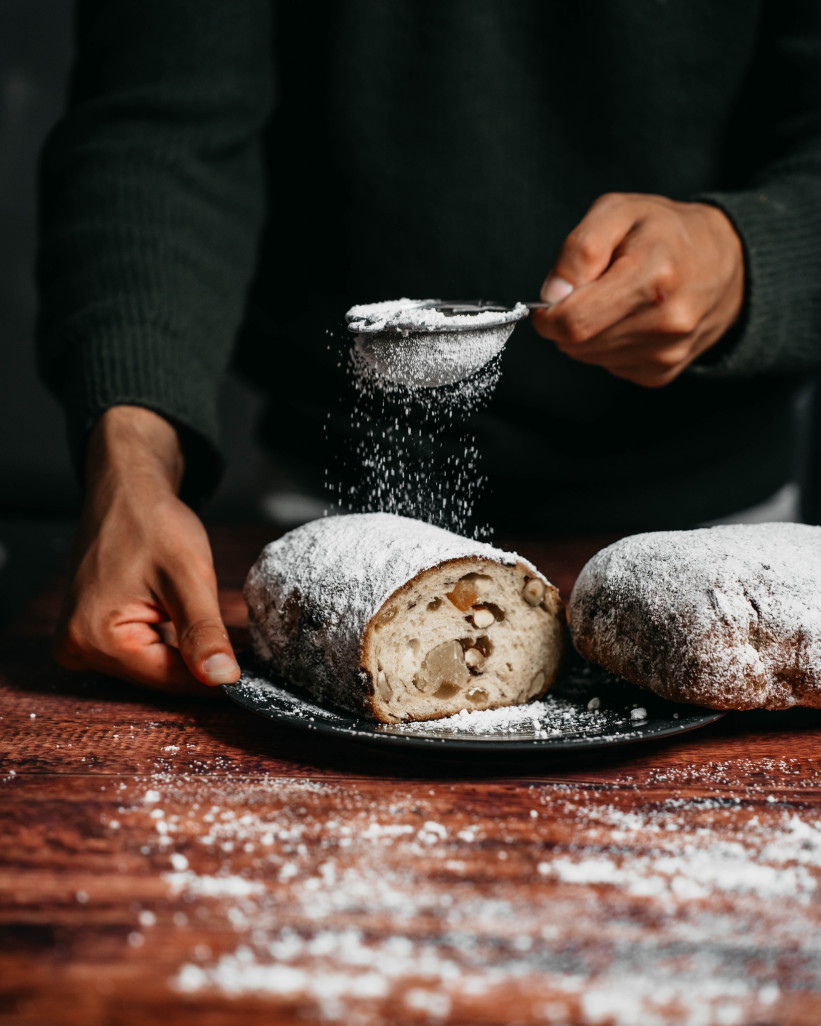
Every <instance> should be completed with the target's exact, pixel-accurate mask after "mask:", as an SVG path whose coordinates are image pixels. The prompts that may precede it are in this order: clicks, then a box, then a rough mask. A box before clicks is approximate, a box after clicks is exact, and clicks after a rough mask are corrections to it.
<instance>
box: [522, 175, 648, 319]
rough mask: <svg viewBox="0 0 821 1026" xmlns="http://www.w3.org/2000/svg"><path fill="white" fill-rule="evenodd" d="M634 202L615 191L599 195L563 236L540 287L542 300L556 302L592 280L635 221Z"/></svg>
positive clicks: (604, 266)
mask: <svg viewBox="0 0 821 1026" xmlns="http://www.w3.org/2000/svg"><path fill="white" fill-rule="evenodd" d="M636 216H637V208H636V205H635V204H634V203H633V202H632V201H631V200H630V199H628V198H627V197H625V196H620V195H618V194H608V195H605V196H601V197H600V198H599V199H597V200H596V202H595V203H594V204H593V205H592V207H591V208H590V210H588V212H587V213H586V214H585V216H584V217H583V218H582V220H581V221H580V222H579V224H578V225H577V226H576V227H575V228H574V229H573V231H572V232H570V234H569V235H568V236H567V238H566V239H565V241H564V243H563V245H562V248H561V251H560V253H559V257H558V259H557V261H556V263H555V264H554V265H553V268H552V270H551V272H550V274H549V275H548V276H547V278H546V279H545V282H544V284H543V285H542V288H541V292H540V295H541V298H542V300H543V301H544V302H546V303H559V302H561V301H562V300H564V299H566V297H567V296H569V295H570V294H571V293H572V292H573V290H574V289H577V288H579V286H581V285H586V284H588V283H589V282H591V281H595V280H596V279H597V278H598V277H599V276H600V275H602V274H603V273H604V271H605V270H606V269H607V268H608V267H609V266H610V262H611V260H612V259H613V253H614V251H615V250H616V248H617V247H618V245H619V244H620V243H621V242H622V240H623V239H624V238H625V236H626V235H627V234H628V233H629V232H630V230H631V229H632V228H633V226H634V225H635V223H636Z"/></svg>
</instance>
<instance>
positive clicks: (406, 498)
mask: <svg viewBox="0 0 821 1026" xmlns="http://www.w3.org/2000/svg"><path fill="white" fill-rule="evenodd" d="M414 302H417V301H414V300H405V299H403V300H396V301H391V302H387V303H373V304H369V305H367V306H356V307H352V308H351V310H349V311H348V318H349V321H350V326H363V330H362V331H361V333H360V334H358V335H357V336H356V340H355V342H354V344H353V345H351V344H350V339H351V335H350V334H349V333H346V335H345V343H346V344H345V345H344V346H343V347H340V349H339V352H340V367H341V366H342V365H343V363H344V365H345V369H346V373H347V383H348V386H349V387H348V388H347V389H345V390H343V391H342V393H341V394H340V396H339V398H338V400H337V407H336V409H332V410H330V411H329V413H328V417H327V420H326V424H325V434H326V438H327V439H328V442H329V443H330V444H329V445H328V450H329V452H332V453H334V456H333V457H332V459H331V460H330V462H329V464H328V465H327V467H326V474H325V485H326V492H327V494H328V498H329V503H330V504H329V510H328V511H329V512H332V513H340V512H341V513H345V512H374V511H383V512H387V513H398V514H401V515H403V516H409V517H415V518H417V519H419V520H426V521H428V522H429V523H432V524H437V525H438V526H440V527H445V528H447V529H448V530H452V531H456V532H457V533H459V534H463V535H469V536H471V537H475V538H482V539H487V538H490V537H491V534H492V530H491V527H490V525H489V524H487V523H484V522H483V521H481V520H480V519H479V518H478V515H477V507H478V502H479V499H480V497H481V495H482V492H483V489H484V486H485V483H486V481H485V476H484V474H483V473H482V470H481V454H480V452H479V448H478V446H477V444H476V439H475V436H474V434H473V430H472V426H471V423H472V418H473V416H474V415H475V414H476V413H477V412H478V411H479V410H480V409H481V408H482V407H483V406H484V405H485V404H486V403H487V402H488V400H489V399H490V397H491V396H492V394H493V391H494V389H495V387H496V383H497V381H498V380H499V375H500V372H501V350H502V348H503V346H504V344H505V342H506V340H507V338H508V336H509V335H510V333H511V332H512V330H513V328H514V327H515V323H516V321H518V320H519V319H520V318H521V317H522V316H523V315H524V314H526V313H527V310H526V308H525V307H524V306H521V304H520V305H518V306H516V307H514V308H512V309H511V310H507V311H501V312H500V311H480V312H478V313H472V314H458V315H455V316H446V315H445V314H443V313H442V312H441V311H437V310H431V309H415V308H413V307H412V305H409V304H413V303H414ZM388 324H390V326H391V331H390V332H386V330H382V329H386V327H387V325H388ZM447 324H451V325H454V324H456V325H458V326H460V328H462V329H464V328H465V327H466V326H469V325H477V326H479V327H478V330H476V331H473V330H459V331H456V330H453V331H445V330H439V329H440V328H443V327H447ZM365 325H368V328H367V330H365V329H364V326H365ZM380 330H382V333H381V334H380ZM338 438H345V439H346V444H345V445H344V446H340V445H338V444H337V445H334V444H332V443H334V442H335V440H336V439H338Z"/></svg>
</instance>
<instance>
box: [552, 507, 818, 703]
mask: <svg viewBox="0 0 821 1026" xmlns="http://www.w3.org/2000/svg"><path fill="white" fill-rule="evenodd" d="M570 630H571V634H572V636H573V642H574V644H575V646H576V648H577V649H578V651H579V652H580V653H581V654H582V655H583V656H584V657H585V658H586V659H589V660H590V661H591V662H594V663H598V664H599V665H600V666H603V667H605V669H607V670H610V671H612V672H613V673H618V674H620V675H621V676H622V677H626V678H627V680H631V681H633V682H634V683H635V684H641V685H642V686H643V687H646V688H649V689H650V690H651V691H655V692H656V693H658V694H660V695H663V696H664V697H665V698H671V699H673V700H675V701H678V702H693V703H697V704H699V705H706V706H710V707H711V708H713V709H786V708H789V707H790V706H793V705H807V706H814V707H816V708H819V707H821V527H808V526H806V525H804V524H733V525H729V526H726V527H710V528H703V529H700V530H695V531H662V532H657V533H652V534H639V535H635V536H634V537H632V538H624V539H622V540H621V541H619V542H616V543H615V544H614V545H611V546H609V547H608V548H606V549H603V550H602V551H601V552H599V553H598V554H597V555H595V556H594V557H593V558H592V559H591V560H590V561H589V562H588V563H587V565H586V566H585V567H584V569H583V570H582V572H581V574H580V575H579V578H578V580H577V582H576V586H575V587H574V589H573V594H572V595H571V598H570Z"/></svg>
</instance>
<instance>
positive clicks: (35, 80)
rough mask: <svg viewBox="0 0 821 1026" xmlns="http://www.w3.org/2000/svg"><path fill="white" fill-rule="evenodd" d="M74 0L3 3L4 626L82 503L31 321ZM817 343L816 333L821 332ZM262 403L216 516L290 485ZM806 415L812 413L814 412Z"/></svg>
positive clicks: (820, 421)
mask: <svg viewBox="0 0 821 1026" xmlns="http://www.w3.org/2000/svg"><path fill="white" fill-rule="evenodd" d="M72 9H73V3H72V2H71V0H0V345H1V346H2V350H0V351H1V352H2V364H0V367H1V368H2V369H0V624H2V622H3V621H4V620H6V619H7V618H8V616H9V615H10V613H11V612H12V610H13V609H14V608H15V607H18V606H19V605H20V604H21V603H22V602H23V601H24V600H25V599H26V597H27V596H28V595H30V594H31V593H32V592H33V591H34V590H35V589H36V587H37V586H38V585H39V583H40V581H41V580H42V577H43V575H44V574H45V573H47V572H48V570H49V569H50V568H51V567H52V566H53V565H54V563H55V559H56V558H58V557H59V555H60V554H61V553H63V552H65V550H66V548H67V545H68V542H69V539H70V536H71V532H72V526H73V521H74V517H75V516H76V512H77V508H78V504H79V489H78V486H77V483H76V481H75V480H74V479H73V476H72V473H71V470H70V467H69V461H68V454H67V448H66V443H65V436H64V429H63V421H62V416H61V412H60V410H59V408H58V406H57V404H56V402H55V401H54V400H53V399H52V397H51V396H50V395H49V394H48V393H47V392H46V390H45V388H44V387H43V385H42V384H41V383H40V381H39V380H38V378H37V374H36V370H35V359H34V347H33V340H32V328H33V321H34V289H33V285H32V273H31V268H32V262H33V257H34V246H35V242H34V234H35V203H34V199H35V169H36V163H37V153H38V150H39V147H40V145H41V142H42V140H43V137H44V136H45V134H46V132H47V131H48V129H49V128H50V126H51V125H52V124H53V123H54V121H55V120H56V118H57V117H58V115H59V113H60V110H61V107H62V104H63V97H64V91H65V84H66V78H67V74H68V69H69V63H70V56H71V19H72ZM820 341H821V340H820ZM810 394H811V393H810V391H809V390H808V393H807V397H806V399H805V403H806V407H807V409H806V410H805V411H804V412H803V413H802V416H803V418H804V421H805V424H806V425H807V438H808V442H807V452H806V453H805V454H804V458H803V466H804V467H805V468H807V469H806V476H805V481H804V484H805V518H806V519H807V520H809V521H811V522H813V523H818V522H819V521H820V520H821V517H819V513H821V494H820V493H821V489H819V482H818V481H817V480H816V479H815V478H817V477H819V476H821V475H815V476H813V475H812V474H811V473H810V469H811V468H812V467H813V466H814V465H816V464H817V460H816V458H815V452H816V448H817V444H816V441H815V440H816V439H821V417H819V416H818V411H817V405H818V404H815V409H814V410H811V409H810V406H811V402H810ZM258 406H259V404H258V401H257V399H256V397H255V396H254V395H253V393H251V392H250V391H249V390H248V389H247V387H245V386H243V385H241V384H240V383H239V381H237V380H236V379H233V378H232V379H230V380H229V381H228V382H226V386H225V389H224V393H223V397H222V405H221V412H222V422H223V430H224V443H225V449H226V453H227V456H228V467H229V469H228V473H227V475H226V478H225V480H224V481H223V484H222V486H221V488H220V490H219V492H218V494H217V496H216V497H215V499H214V500H213V501H212V502H211V504H210V505H209V507H208V509H207V511H206V515H207V517H208V518H211V519H223V520H224V519H236V518H244V519H248V518H249V516H254V515H257V516H259V515H260V514H263V513H264V512H265V510H266V509H267V510H268V511H269V512H270V501H269V502H268V504H267V505H266V496H267V497H268V499H270V496H271V494H272V492H276V491H277V490H278V489H279V490H282V489H283V487H284V488H285V489H286V490H287V482H286V483H284V484H283V481H282V478H281V476H280V475H279V474H278V472H277V470H276V468H275V467H273V466H272V465H271V463H270V462H269V461H268V460H267V458H266V457H265V456H264V455H263V454H262V453H261V452H260V451H259V449H258V447H257V446H256V445H255V444H254V443H253V440H252V426H253V422H254V419H255V416H256V412H257V410H258ZM808 411H809V412H808Z"/></svg>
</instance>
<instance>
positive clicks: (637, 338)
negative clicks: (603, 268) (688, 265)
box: [555, 272, 699, 359]
mask: <svg viewBox="0 0 821 1026" xmlns="http://www.w3.org/2000/svg"><path fill="white" fill-rule="evenodd" d="M610 273H611V272H608V274H607V275H605V278H607V277H609V275H610ZM604 280H605V279H604V278H603V279H602V283H603V282H604ZM591 288H592V287H591ZM652 288H653V287H652V286H651V291H652ZM643 291H644V293H645V294H646V293H647V290H646V288H645V289H644V290H643ZM572 313H573V311H572V310H571V314H572ZM698 326H699V317H698V314H697V312H696V310H695V308H694V307H693V305H692V304H691V303H690V302H689V301H688V300H687V299H685V298H683V297H681V296H675V297H672V298H669V299H664V300H663V301H662V302H658V303H657V302H656V301H655V299H654V298H653V297H652V296H651V298H650V301H648V302H645V303H643V304H642V303H640V304H639V306H638V308H637V309H635V310H632V311H631V312H629V313H628V314H627V315H626V316H624V317H622V318H621V319H620V320H619V321H618V322H617V323H614V324H612V325H610V326H608V327H606V328H605V329H604V330H603V331H601V332H599V333H597V334H596V333H592V334H590V336H589V337H587V338H582V337H581V333H582V331H583V330H584V327H583V326H582V325H580V324H579V323H578V322H574V318H573V317H571V320H570V327H571V329H574V330H575V332H576V334H575V336H574V337H575V338H577V339H578V341H571V340H570V339H568V338H567V336H565V337H564V338H562V339H555V341H556V344H557V346H558V348H559V349H561V350H562V352H565V353H568V355H571V356H573V357H574V358H575V359H583V358H584V357H591V356H605V355H607V354H608V353H612V352H615V351H617V350H620V349H625V348H627V347H630V346H634V345H638V346H641V347H643V348H646V347H653V348H656V347H662V346H674V347H677V348H678V347H680V346H681V345H682V344H683V343H685V342H687V340H690V339H692V338H693V337H694V335H695V333H696V331H697V329H698ZM590 330H592V329H590Z"/></svg>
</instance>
